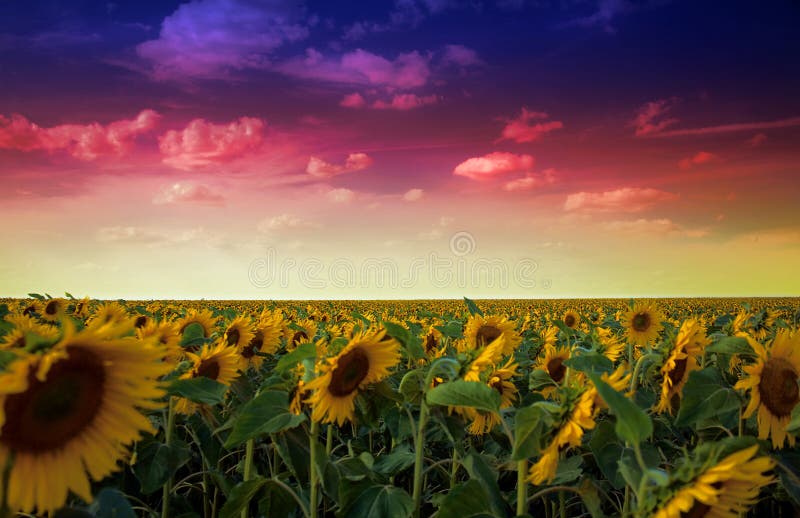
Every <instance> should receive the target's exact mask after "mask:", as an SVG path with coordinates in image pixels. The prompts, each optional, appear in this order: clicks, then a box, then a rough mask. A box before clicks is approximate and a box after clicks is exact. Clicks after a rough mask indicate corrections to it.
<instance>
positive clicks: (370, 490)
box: [343, 485, 414, 518]
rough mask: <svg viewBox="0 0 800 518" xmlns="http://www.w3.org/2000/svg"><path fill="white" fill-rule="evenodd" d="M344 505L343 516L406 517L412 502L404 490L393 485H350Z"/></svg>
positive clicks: (410, 509) (409, 513)
mask: <svg viewBox="0 0 800 518" xmlns="http://www.w3.org/2000/svg"><path fill="white" fill-rule="evenodd" d="M347 496H348V497H346V498H345V502H347V503H346V504H345V506H344V510H343V514H344V515H345V516H380V517H381V518H408V517H409V516H411V513H412V512H413V510H414V502H413V501H412V500H411V497H410V496H409V495H408V493H406V492H405V490H403V489H400V488H399V487H394V486H384V485H371V486H368V487H366V488H363V487H362V486H361V485H356V486H352V487H351V488H350V491H348V495H347Z"/></svg>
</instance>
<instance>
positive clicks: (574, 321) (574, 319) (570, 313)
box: [561, 309, 581, 329]
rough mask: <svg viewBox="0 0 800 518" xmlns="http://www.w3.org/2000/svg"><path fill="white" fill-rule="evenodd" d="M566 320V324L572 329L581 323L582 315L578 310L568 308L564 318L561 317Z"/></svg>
mask: <svg viewBox="0 0 800 518" xmlns="http://www.w3.org/2000/svg"><path fill="white" fill-rule="evenodd" d="M561 320H562V321H563V322H564V325H565V326H567V327H568V328H570V329H577V328H578V325H579V324H580V323H581V316H580V315H579V314H578V312H577V311H575V310H572V309H568V310H567V312H566V313H564V318H562V319H561Z"/></svg>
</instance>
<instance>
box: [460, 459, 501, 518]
mask: <svg viewBox="0 0 800 518" xmlns="http://www.w3.org/2000/svg"><path fill="white" fill-rule="evenodd" d="M462 464H463V465H464V467H465V468H466V469H467V472H468V473H469V476H470V478H471V479H472V480H477V481H478V482H480V484H481V486H482V487H483V489H484V491H486V494H487V495H488V497H489V506H490V508H491V509H492V512H493V513H494V514H495V515H496V516H508V514H509V512H508V511H509V509H508V504H506V502H505V500H503V495H502V493H500V488H499V487H498V485H497V470H496V469H492V468H491V467H489V465H488V464H487V463H486V460H485V459H484V456H483V455H481V454H479V453H476V452H475V451H474V450H472V451H470V452H469V453H468V454H467V456H466V457H464V459H463V461H462Z"/></svg>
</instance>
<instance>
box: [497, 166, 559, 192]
mask: <svg viewBox="0 0 800 518" xmlns="http://www.w3.org/2000/svg"><path fill="white" fill-rule="evenodd" d="M556 179H557V174H556V171H555V169H552V168H551V169H545V170H544V171H542V172H541V173H540V174H536V173H527V174H526V175H525V176H523V177H522V178H516V179H514V180H511V181H509V182H506V184H505V185H503V189H505V190H506V191H511V192H514V191H530V190H533V189H538V188H540V187H544V186H546V185H552V184H554V183H555V182H556Z"/></svg>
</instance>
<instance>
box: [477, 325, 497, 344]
mask: <svg viewBox="0 0 800 518" xmlns="http://www.w3.org/2000/svg"><path fill="white" fill-rule="evenodd" d="M501 334H503V332H502V331H500V330H499V329H497V328H496V327H494V326H487V325H483V326H481V327H479V328H478V333H477V334H476V335H475V341H476V342H478V347H483V346H486V345H489V344H490V343H492V342H494V341H495V340H496V339H497V337H498V336H500V335H501Z"/></svg>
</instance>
